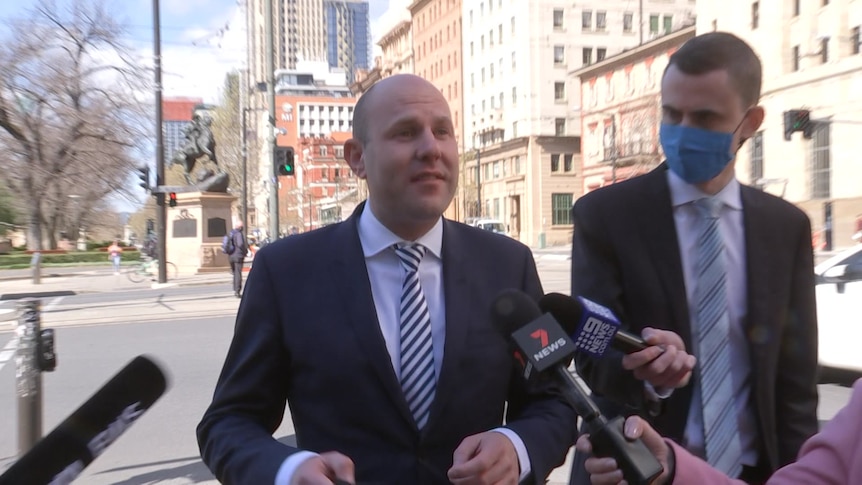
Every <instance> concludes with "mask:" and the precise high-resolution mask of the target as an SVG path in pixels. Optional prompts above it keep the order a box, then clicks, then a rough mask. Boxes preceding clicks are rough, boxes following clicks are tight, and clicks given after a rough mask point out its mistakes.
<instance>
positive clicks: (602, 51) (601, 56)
mask: <svg viewBox="0 0 862 485" xmlns="http://www.w3.org/2000/svg"><path fill="white" fill-rule="evenodd" d="M607 54H608V50H607V49H606V48H604V47H597V48H596V62H602V61H603V60H605V57H606V56H607Z"/></svg>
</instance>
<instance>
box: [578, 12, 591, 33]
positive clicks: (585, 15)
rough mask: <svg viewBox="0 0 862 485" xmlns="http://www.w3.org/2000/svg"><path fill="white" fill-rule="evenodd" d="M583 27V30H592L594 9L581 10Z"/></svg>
mask: <svg viewBox="0 0 862 485" xmlns="http://www.w3.org/2000/svg"><path fill="white" fill-rule="evenodd" d="M581 28H582V29H583V30H592V28H593V11H592V10H584V11H583V12H581Z"/></svg>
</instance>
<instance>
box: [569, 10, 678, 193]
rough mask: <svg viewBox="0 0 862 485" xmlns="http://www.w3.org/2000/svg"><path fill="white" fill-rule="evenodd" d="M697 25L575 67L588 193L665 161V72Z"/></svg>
mask: <svg viewBox="0 0 862 485" xmlns="http://www.w3.org/2000/svg"><path fill="white" fill-rule="evenodd" d="M694 32H695V27H694V25H692V26H689V27H685V28H683V29H680V30H678V31H676V32H672V33H671V34H668V35H665V36H663V37H659V38H657V39H655V40H652V41H649V42H647V43H645V44H643V45H640V46H638V47H635V48H633V49H630V50H628V51H625V52H623V53H620V54H617V55H615V56H611V57H609V58H607V59H605V60H603V61H601V62H597V63H595V64H592V65H589V66H586V67H583V68H581V69H579V70H577V71H575V72H574V73H573V74H572V76H573V83H572V84H573V85H574V86H576V87H578V88H579V91H580V96H579V97H576V98H575V99H578V103H579V104H580V110H581V133H582V136H581V153H582V159H583V166H582V167H581V169H580V170H581V173H582V174H583V182H584V186H583V191H584V192H585V193H586V192H589V191H591V190H594V189H596V188H599V187H602V186H605V185H607V184H612V183H616V182H618V181H621V180H625V179H627V178H630V177H633V176H636V175H640V174H643V173H646V172H647V171H649V170H652V169H653V168H655V167H656V166H657V165H658V164H659V163H661V161H662V159H663V157H662V154H661V147H660V143H659V140H658V130H659V125H660V123H661V76H662V73H663V72H664V69H665V67H667V63H668V58H669V57H670V55H671V54H673V53H674V52H675V51H676V49H678V48H679V47H680V46H681V45H682V44H683V43H685V41H687V40H688V39H690V38H692V37H694Z"/></svg>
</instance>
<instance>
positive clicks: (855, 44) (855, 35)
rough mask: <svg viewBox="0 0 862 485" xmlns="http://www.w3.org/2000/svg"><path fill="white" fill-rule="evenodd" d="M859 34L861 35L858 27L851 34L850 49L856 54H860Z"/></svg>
mask: <svg viewBox="0 0 862 485" xmlns="http://www.w3.org/2000/svg"><path fill="white" fill-rule="evenodd" d="M859 34H860V29H859V26H858V25H857V26H856V27H853V30H852V31H851V33H850V49H852V51H853V53H854V54H858V53H859V40H860V39H859V37H860V35H859Z"/></svg>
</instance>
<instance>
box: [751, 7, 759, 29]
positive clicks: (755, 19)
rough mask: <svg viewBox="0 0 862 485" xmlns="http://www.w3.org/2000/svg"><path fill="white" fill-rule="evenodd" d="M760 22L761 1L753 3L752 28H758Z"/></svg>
mask: <svg viewBox="0 0 862 485" xmlns="http://www.w3.org/2000/svg"><path fill="white" fill-rule="evenodd" d="M758 24H760V2H754V3H752V4H751V28H752V29H756V28H757V26H758Z"/></svg>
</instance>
